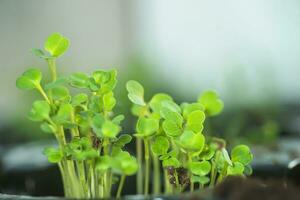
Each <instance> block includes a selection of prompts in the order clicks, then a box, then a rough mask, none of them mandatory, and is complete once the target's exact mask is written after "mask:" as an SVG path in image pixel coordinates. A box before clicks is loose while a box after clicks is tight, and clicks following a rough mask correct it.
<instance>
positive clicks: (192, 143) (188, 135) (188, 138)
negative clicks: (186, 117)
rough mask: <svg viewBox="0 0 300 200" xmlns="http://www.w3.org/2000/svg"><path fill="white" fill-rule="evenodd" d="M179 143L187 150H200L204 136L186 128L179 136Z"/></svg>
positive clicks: (202, 146) (203, 143) (203, 142)
mask: <svg viewBox="0 0 300 200" xmlns="http://www.w3.org/2000/svg"><path fill="white" fill-rule="evenodd" d="M179 142H180V145H181V146H182V148H184V149H185V150H187V151H199V152H201V151H202V150H203V148H204V145H205V137H204V136H203V135H202V134H201V133H194V132H193V131H189V130H186V131H184V132H183V133H182V135H181V136H180V138H179Z"/></svg>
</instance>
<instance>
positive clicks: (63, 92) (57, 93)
mask: <svg viewBox="0 0 300 200" xmlns="http://www.w3.org/2000/svg"><path fill="white" fill-rule="evenodd" d="M51 96H52V98H53V99H54V100H58V101H64V100H70V98H71V97H70V94H69V90H68V88H66V87H63V86H57V87H54V88H52V89H51Z"/></svg>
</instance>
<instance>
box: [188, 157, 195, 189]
mask: <svg viewBox="0 0 300 200" xmlns="http://www.w3.org/2000/svg"><path fill="white" fill-rule="evenodd" d="M188 160H189V163H190V162H192V161H193V159H192V155H191V154H190V153H189V154H188ZM190 191H191V192H193V191H194V182H193V181H192V173H191V171H190Z"/></svg>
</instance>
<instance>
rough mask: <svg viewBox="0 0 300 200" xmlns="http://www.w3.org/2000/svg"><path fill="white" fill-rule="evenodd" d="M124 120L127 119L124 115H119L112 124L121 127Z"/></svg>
mask: <svg viewBox="0 0 300 200" xmlns="http://www.w3.org/2000/svg"><path fill="white" fill-rule="evenodd" d="M124 119H125V117H124V115H117V116H115V117H114V118H113V120H112V122H113V123H115V124H117V125H120V124H121V122H122V121H123V120H124Z"/></svg>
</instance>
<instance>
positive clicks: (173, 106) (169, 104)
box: [161, 100, 181, 113]
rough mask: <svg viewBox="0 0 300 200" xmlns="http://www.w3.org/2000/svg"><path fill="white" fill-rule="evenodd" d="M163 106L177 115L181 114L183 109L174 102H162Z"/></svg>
mask: <svg viewBox="0 0 300 200" xmlns="http://www.w3.org/2000/svg"><path fill="white" fill-rule="evenodd" d="M161 106H162V108H167V109H168V110H170V111H172V112H176V113H181V108H180V106H179V105H177V104H176V103H175V102H173V101H169V100H166V101H162V102H161Z"/></svg>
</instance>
